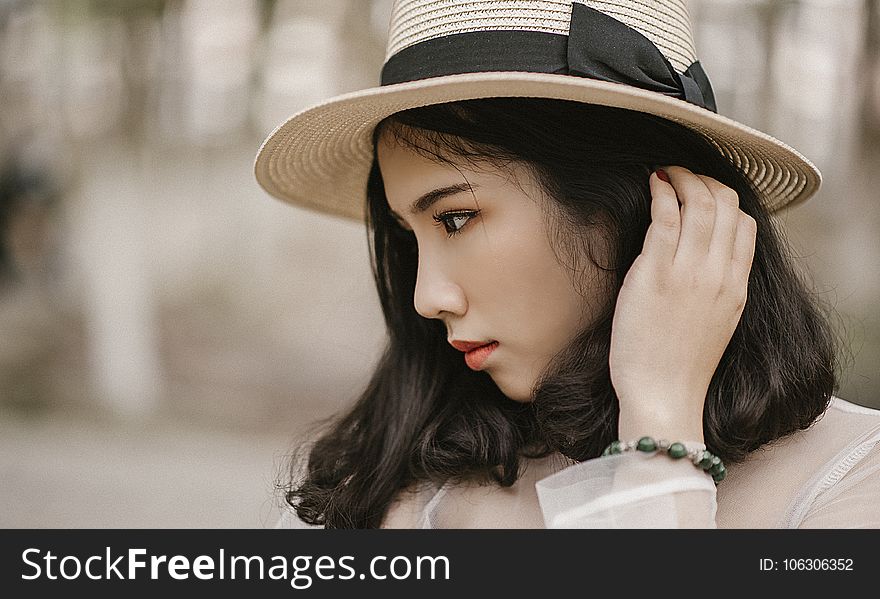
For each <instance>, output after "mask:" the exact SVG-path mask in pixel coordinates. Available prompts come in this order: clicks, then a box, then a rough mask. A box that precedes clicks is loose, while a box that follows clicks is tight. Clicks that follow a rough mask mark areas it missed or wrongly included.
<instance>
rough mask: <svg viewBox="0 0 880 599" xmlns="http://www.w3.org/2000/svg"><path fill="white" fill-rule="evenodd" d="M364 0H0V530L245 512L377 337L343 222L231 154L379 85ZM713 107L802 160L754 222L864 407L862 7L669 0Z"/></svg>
mask: <svg viewBox="0 0 880 599" xmlns="http://www.w3.org/2000/svg"><path fill="white" fill-rule="evenodd" d="M390 8H391V1H390V0H274V1H271V0H263V1H260V0H64V1H61V0H57V1H53V0H0V527H263V526H272V525H273V524H274V522H275V519H276V518H277V505H276V498H275V494H274V492H273V488H274V482H275V478H276V475H277V473H278V468H279V467H280V466H281V463H282V460H283V457H284V455H285V453H286V452H287V450H288V448H289V446H290V444H291V443H292V442H293V441H294V440H295V439H296V438H298V436H299V435H301V434H302V433H303V431H304V430H305V428H306V427H307V426H308V425H309V424H310V423H312V422H313V421H314V420H315V419H317V418H321V417H324V416H327V415H330V414H332V413H333V412H335V411H336V410H338V409H340V408H341V407H343V406H345V405H347V404H348V403H349V402H350V401H351V400H352V399H353V398H354V397H355V395H356V394H357V393H358V392H359V391H360V389H361V388H362V386H363V385H364V384H365V382H366V380H367V376H368V375H369V372H370V371H371V369H372V367H373V366H374V364H375V362H376V360H377V359H378V357H379V350H380V348H381V346H382V344H383V341H384V330H383V325H382V319H381V314H380V311H379V306H378V302H377V299H376V297H375V292H374V290H373V287H372V281H371V279H370V273H369V261H368V254H367V244H366V235H365V233H364V230H363V229H362V228H361V227H359V226H357V225H354V224H351V223H348V222H344V221H340V220H338V219H334V218H332V217H326V216H320V215H316V214H313V213H310V212H308V211H305V210H301V209H298V208H293V207H289V206H286V205H283V204H281V203H280V202H278V201H276V200H274V199H271V198H270V197H268V196H267V195H266V194H265V193H263V192H262V191H261V190H260V188H259V187H258V186H257V184H256V182H255V181H254V178H253V175H252V164H253V159H254V156H255V153H256V150H257V148H258V147H259V144H260V142H261V141H262V139H263V138H264V137H265V135H266V134H268V133H269V132H270V131H271V130H272V129H273V128H274V127H275V125H277V124H278V123H279V122H281V121H282V120H283V119H284V118H286V117H287V116H289V115H290V114H293V113H294V112H296V111H297V110H299V109H300V108H303V107H305V106H307V105H309V104H311V103H313V102H317V101H319V100H321V99H324V98H327V97H330V96H332V95H335V94H338V93H342V92H346V91H351V90H355V89H359V88H364V87H370V86H373V85H376V84H377V82H378V76H379V70H380V69H381V65H382V61H383V58H384V44H385V40H384V37H385V33H386V29H387V25H388V17H389V12H390ZM690 10H691V14H692V17H693V19H694V25H695V34H696V41H697V49H698V52H699V55H700V58H701V61H702V63H703V65H704V66H705V68H706V71H707V72H708V74H709V76H710V78H711V80H712V83H713V86H714V89H715V92H716V97H717V100H718V105H719V111H720V112H721V113H722V114H726V115H728V116H731V117H733V118H735V119H738V120H740V121H742V122H745V123H747V124H749V125H752V126H754V127H757V128H759V129H761V130H764V131H767V132H769V133H771V134H773V135H775V136H777V137H779V138H780V139H782V140H784V141H786V142H787V143H789V144H790V145H793V146H794V147H796V148H798V149H799V150H801V151H802V152H803V153H804V154H806V155H807V156H808V157H810V158H811V159H812V160H813V161H814V162H816V163H817V165H818V166H819V167H820V169H821V170H822V172H823V174H824V176H825V184H824V186H823V188H822V190H821V192H820V193H819V194H818V196H816V197H814V198H813V199H812V200H810V201H809V202H808V203H807V204H804V205H801V206H799V207H797V208H795V209H793V210H791V211H786V212H784V213H782V214H780V215H779V217H778V218H779V220H780V221H781V224H782V225H783V228H784V230H785V231H786V234H787V237H788V240H789V242H790V245H791V251H792V254H793V256H794V258H795V260H796V261H797V262H798V264H799V265H800V266H801V267H802V270H803V271H804V273H805V276H806V277H807V279H808V281H809V282H810V284H811V285H812V286H813V288H814V291H815V293H816V294H817V295H818V296H819V298H820V299H821V301H823V302H824V303H826V304H827V305H828V306H830V307H831V308H833V310H834V313H835V319H834V321H835V326H836V327H837V331H838V334H839V336H840V337H841V339H842V340H843V341H844V343H845V344H846V345H847V346H848V348H849V351H847V352H846V353H845V354H844V355H842V356H841V359H842V360H843V363H844V366H845V371H844V377H843V380H842V383H841V389H840V391H839V393H838V395H840V396H841V397H844V398H845V399H848V400H849V401H852V402H854V403H858V404H862V405H867V406H873V407H880V376H878V365H880V310H878V307H877V301H876V300H877V296H878V293H880V268H878V261H880V206H878V196H877V189H878V188H880V49H878V45H880V1H878V0H693V1H691V2H690Z"/></svg>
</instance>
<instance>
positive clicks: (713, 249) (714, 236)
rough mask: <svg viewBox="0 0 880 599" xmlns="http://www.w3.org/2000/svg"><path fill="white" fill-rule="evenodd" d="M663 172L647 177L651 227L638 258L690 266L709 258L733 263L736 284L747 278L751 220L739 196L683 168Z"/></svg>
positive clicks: (753, 231)
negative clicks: (640, 255) (643, 257)
mask: <svg viewBox="0 0 880 599" xmlns="http://www.w3.org/2000/svg"><path fill="white" fill-rule="evenodd" d="M663 170H664V171H665V172H666V173H667V175H668V176H669V179H670V182H666V181H663V180H662V179H660V178H659V177H658V176H657V174H656V173H652V174H651V177H650V179H649V184H650V188H651V197H652V199H651V225H650V226H649V228H648V233H647V235H646V237H645V247H644V250H643V252H642V253H643V254H645V255H646V256H650V257H651V258H652V259H654V260H656V261H658V263H660V264H666V265H672V264H673V263H674V262H676V263H678V262H681V263H683V264H694V263H696V262H700V261H703V260H705V259H706V258H707V257H709V258H711V259H713V261H715V262H716V263H717V264H719V265H729V264H731V263H735V264H734V265H733V267H732V268H733V270H734V271H735V272H736V273H738V276H739V277H740V280H747V279H748V272H749V270H750V269H751V265H752V261H753V259H754V251H755V237H756V233H757V226H756V223H755V220H754V219H753V218H752V217H750V216H748V215H747V214H746V213H745V212H743V211H742V210H740V209H739V196H738V195H737V193H736V192H735V191H734V190H733V189H731V188H730V187H728V186H726V185H724V184H722V183H721V182H719V181H717V180H716V179H713V178H712V177H707V176H703V175H697V174H694V173H692V172H691V171H689V170H688V169H686V168H683V167H678V166H671V167H664V168H663Z"/></svg>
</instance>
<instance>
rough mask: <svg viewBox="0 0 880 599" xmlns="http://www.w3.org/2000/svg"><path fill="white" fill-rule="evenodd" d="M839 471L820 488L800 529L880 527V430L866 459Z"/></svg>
mask: <svg viewBox="0 0 880 599" xmlns="http://www.w3.org/2000/svg"><path fill="white" fill-rule="evenodd" d="M865 446H867V444H866V445H865ZM865 446H863V447H865ZM844 467H845V464H844ZM836 474H838V475H839V473H834V472H832V473H831V474H830V476H829V478H828V480H827V481H826V482H825V485H823V486H822V487H820V489H819V492H818V493H817V494H816V496H815V498H814V499H813V501H812V502H811V503H810V504H809V507H808V508H807V509H806V510H805V513H804V516H803V519H802V520H801V521H800V523H799V524H798V528H880V433H878V434H875V435H874V439H872V443H871V445H870V448H869V450H867V451H866V455H865V456H864V457H863V458H861V459H860V460H859V461H858V462H857V463H856V464H855V465H854V466H852V467H851V468H850V469H849V470H847V471H846V472H845V473H843V475H842V476H839V477H838V476H836Z"/></svg>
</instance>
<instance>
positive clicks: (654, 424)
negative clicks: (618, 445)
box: [617, 403, 705, 443]
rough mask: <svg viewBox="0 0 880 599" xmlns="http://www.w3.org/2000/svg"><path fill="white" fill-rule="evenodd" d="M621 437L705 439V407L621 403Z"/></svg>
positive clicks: (618, 425) (618, 422)
mask: <svg viewBox="0 0 880 599" xmlns="http://www.w3.org/2000/svg"><path fill="white" fill-rule="evenodd" d="M617 430H618V438H620V439H638V438H640V437H644V436H646V435H647V436H650V437H654V438H655V439H667V440H669V441H698V442H700V443H704V442H705V441H704V437H703V415H702V411H701V412H699V413H695V412H692V411H684V410H682V411H669V410H658V409H649V408H648V407H647V405H641V406H639V407H638V409H634V408H633V407H631V406H626V405H625V404H623V403H621V406H620V415H619V417H618V421H617Z"/></svg>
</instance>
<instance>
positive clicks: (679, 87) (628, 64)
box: [557, 2, 717, 112]
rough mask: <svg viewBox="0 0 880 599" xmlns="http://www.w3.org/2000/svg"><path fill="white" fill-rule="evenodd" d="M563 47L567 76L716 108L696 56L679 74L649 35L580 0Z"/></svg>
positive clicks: (573, 9) (576, 5) (704, 74)
mask: <svg viewBox="0 0 880 599" xmlns="http://www.w3.org/2000/svg"><path fill="white" fill-rule="evenodd" d="M567 50H568V51H567V59H568V64H567V65H566V70H565V71H564V73H565V74H567V75H577V76H579V77H588V78H590V79H600V80H602V81H614V82H617V83H626V84H628V85H632V86H634V87H640V88H642V89H647V90H651V91H655V92H660V93H662V94H667V95H670V96H675V97H678V98H681V99H683V100H687V101H688V102H690V103H692V104H696V105H697V106H702V107H703V108H708V109H709V110H711V111H712V112H717V108H716V106H715V95H714V94H713V93H712V86H711V84H710V83H709V78H708V77H707V76H706V73H705V72H704V71H703V67H702V66H701V65H700V62H699V61H696V62H694V63H693V64H692V65H691V66H690V67H688V68H687V70H685V72H684V73H679V72H678V71H676V70H675V68H674V67H673V66H672V64H671V63H670V62H669V60H668V59H667V58H666V57H665V56H664V55H663V53H662V52H660V49H659V48H657V46H656V45H654V43H653V42H652V41H651V40H649V39H648V38H647V37H645V36H644V35H642V34H641V33H639V32H638V31H636V30H635V29H633V28H632V27H629V26H628V25H626V24H624V23H621V22H620V21H618V20H617V19H615V18H613V17H609V16H608V15H606V14H605V13H602V12H600V11H598V10H595V9H592V8H590V7H588V6H585V5H583V4H581V3H579V2H575V3H573V4H572V10H571V28H570V30H569V33H568V49H567ZM557 72H558V71H557Z"/></svg>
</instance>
